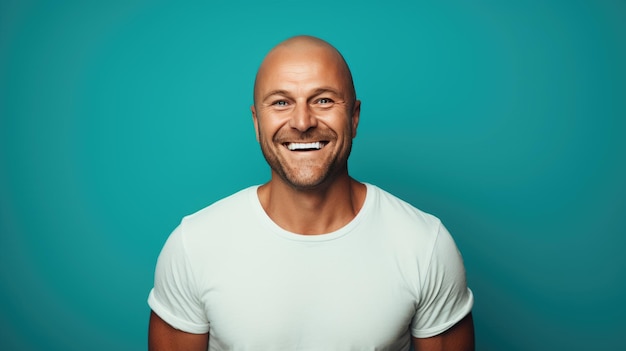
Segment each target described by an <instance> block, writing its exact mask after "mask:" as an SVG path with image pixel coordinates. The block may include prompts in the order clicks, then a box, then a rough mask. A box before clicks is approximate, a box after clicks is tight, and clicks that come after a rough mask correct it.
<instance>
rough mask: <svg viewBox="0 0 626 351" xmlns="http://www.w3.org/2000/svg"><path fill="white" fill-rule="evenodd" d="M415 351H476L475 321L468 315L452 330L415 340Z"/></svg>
mask: <svg viewBox="0 0 626 351" xmlns="http://www.w3.org/2000/svg"><path fill="white" fill-rule="evenodd" d="M413 346H414V347H415V351H444V350H445V351H474V321H473V319H472V314H471V313H470V314H468V315H467V316H465V317H464V318H463V319H461V320H460V321H459V322H458V323H457V324H455V325H454V326H452V328H450V329H448V330H446V331H445V332H443V333H441V334H439V335H435V336H432V337H430V338H415V337H414V338H413Z"/></svg>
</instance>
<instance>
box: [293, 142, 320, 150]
mask: <svg viewBox="0 0 626 351" xmlns="http://www.w3.org/2000/svg"><path fill="white" fill-rule="evenodd" d="M327 143H328V142H326V141H316V142H313V143H285V146H287V149H289V150H290V151H311V150H320V149H322V148H323V147H324V146H326V144H327Z"/></svg>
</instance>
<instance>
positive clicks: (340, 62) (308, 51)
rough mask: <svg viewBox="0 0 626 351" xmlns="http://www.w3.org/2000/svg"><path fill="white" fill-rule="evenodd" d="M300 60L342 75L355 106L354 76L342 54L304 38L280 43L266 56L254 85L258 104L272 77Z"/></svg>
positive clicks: (315, 40)
mask: <svg viewBox="0 0 626 351" xmlns="http://www.w3.org/2000/svg"><path fill="white" fill-rule="evenodd" d="M297 60H300V62H303V61H309V62H315V63H319V64H320V66H321V67H322V68H323V69H324V70H328V74H335V75H339V76H340V78H341V80H342V85H343V88H344V90H345V91H344V92H345V94H346V100H347V101H349V102H350V104H353V103H354V101H355V100H356V93H355V89H354V83H353V81H352V74H351V73H350V68H348V64H347V63H346V60H345V59H344V58H343V56H342V55H341V53H340V52H339V51H338V50H337V49H336V48H335V47H334V46H332V45H330V44H329V43H328V42H326V41H324V40H322V39H319V38H316V37H312V36H308V35H300V36H295V37H291V38H289V39H287V40H285V41H283V42H281V43H279V44H278V45H276V46H275V47H274V48H273V49H272V50H270V52H269V53H268V54H267V55H266V56H265V59H264V60H263V62H262V63H261V66H260V67H259V70H258V72H257V75H256V79H255V82H254V104H255V105H256V104H257V102H258V101H260V99H262V97H263V96H262V93H263V92H262V91H260V90H262V87H263V86H264V83H265V81H266V80H267V79H268V77H271V76H273V75H274V74H275V73H276V72H277V71H279V70H283V69H285V67H289V65H293V64H294V62H296V61H297Z"/></svg>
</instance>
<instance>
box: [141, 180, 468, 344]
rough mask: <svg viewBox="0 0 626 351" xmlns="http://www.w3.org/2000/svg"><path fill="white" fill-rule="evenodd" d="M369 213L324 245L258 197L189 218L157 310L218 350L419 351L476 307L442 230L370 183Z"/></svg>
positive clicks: (157, 293) (172, 252)
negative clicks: (417, 345)
mask: <svg viewBox="0 0 626 351" xmlns="http://www.w3.org/2000/svg"><path fill="white" fill-rule="evenodd" d="M366 186H367V195H366V199H365V202H364V204H363V207H362V209H361V210H360V211H359V213H358V214H357V216H356V217H355V218H354V219H353V220H352V221H351V222H350V223H348V224H347V225H345V226H344V227H342V228H341V229H339V230H337V231H334V232H332V233H328V234H323V235H298V234H294V233H291V232H288V231H286V230H284V229H282V228H280V227H279V226H278V225H276V224H275V223H274V222H273V221H272V220H271V219H270V218H269V217H268V216H267V214H266V213H265V211H264V210H263V208H262V206H261V204H260V202H259V199H258V196H257V188H258V187H257V186H253V187H250V188H247V189H244V190H242V191H240V192H238V193H236V194H234V195H231V196H229V197H227V198H225V199H222V200H220V201H218V202H216V203H214V204H213V205H211V206H208V207H206V208H204V209H203V210H200V211H199V212H197V213H195V214H193V215H190V216H187V217H185V218H184V219H183V221H182V222H181V224H180V225H179V226H178V227H177V228H176V230H174V232H173V233H172V234H171V235H170V237H169V239H168V240H167V242H166V244H165V246H164V247H163V250H162V252H161V254H160V256H159V259H158V262H157V266H156V273H155V283H154V288H153V289H152V291H151V292H150V296H149V298H148V303H149V305H150V307H151V308H152V310H153V311H154V312H155V313H156V314H157V315H159V316H160V317H161V318H162V319H163V320H165V321H166V322H167V323H169V324H170V325H172V326H173V327H175V328H177V329H180V330H183V331H186V332H189V333H198V334H200V333H206V332H207V331H209V333H210V336H209V350H281V351H283V350H394V351H396V350H408V349H409V347H410V335H413V336H415V337H429V336H434V335H437V334H440V333H442V332H444V331H445V330H447V329H448V328H450V327H451V326H453V325H454V324H455V323H456V322H458V321H460V320H461V319H462V318H463V317H464V316H466V315H467V314H468V313H469V312H470V311H471V308H472V305H473V296H472V293H471V291H470V290H469V288H468V287H467V285H466V280H465V270H464V267H463V261H462V258H461V255H460V253H459V252H458V250H457V248H456V245H455V244H454V241H453V239H452V238H451V236H450V234H449V233H448V231H447V230H446V229H445V228H444V226H443V225H442V224H441V222H440V221H439V220H438V219H437V218H435V217H434V216H431V215H429V214H426V213H424V212H421V211H419V210H418V209H416V208H414V207H413V206H411V205H409V204H408V203H406V202H404V201H402V200H400V199H398V198H396V197H394V196H393V195H391V194H389V193H387V192H385V191H383V190H381V189H380V188H378V187H376V186H373V185H370V184H366Z"/></svg>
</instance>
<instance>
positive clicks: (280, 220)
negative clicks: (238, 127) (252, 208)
mask: <svg viewBox="0 0 626 351" xmlns="http://www.w3.org/2000/svg"><path fill="white" fill-rule="evenodd" d="M365 194H366V188H365V185H364V184H362V183H359V182H357V181H356V180H354V179H352V178H351V177H350V176H348V175H347V174H345V176H342V177H339V178H337V179H335V180H334V181H333V182H332V183H330V184H329V185H327V186H325V187H320V188H316V189H313V190H308V189H307V190H302V189H294V188H293V187H291V186H290V185H288V184H285V183H284V182H282V181H279V180H277V179H276V178H275V177H274V178H273V179H272V180H270V181H269V182H268V183H266V184H264V185H262V186H261V187H259V190H258V196H259V200H260V202H261V205H262V206H263V209H264V210H265V212H266V213H267V215H268V216H269V217H270V218H271V219H272V220H273V221H274V222H275V223H276V224H277V225H279V226H280V227H282V228H283V229H285V230H288V231H290V232H292V233H298V234H303V235H315V234H327V233H330V232H333V231H335V230H337V229H339V228H341V227H343V226H345V225H346V224H348V223H349V222H350V221H351V220H352V219H354V217H355V216H356V215H357V213H358V212H359V211H360V210H361V207H362V206H363V202H364V201H365Z"/></svg>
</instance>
